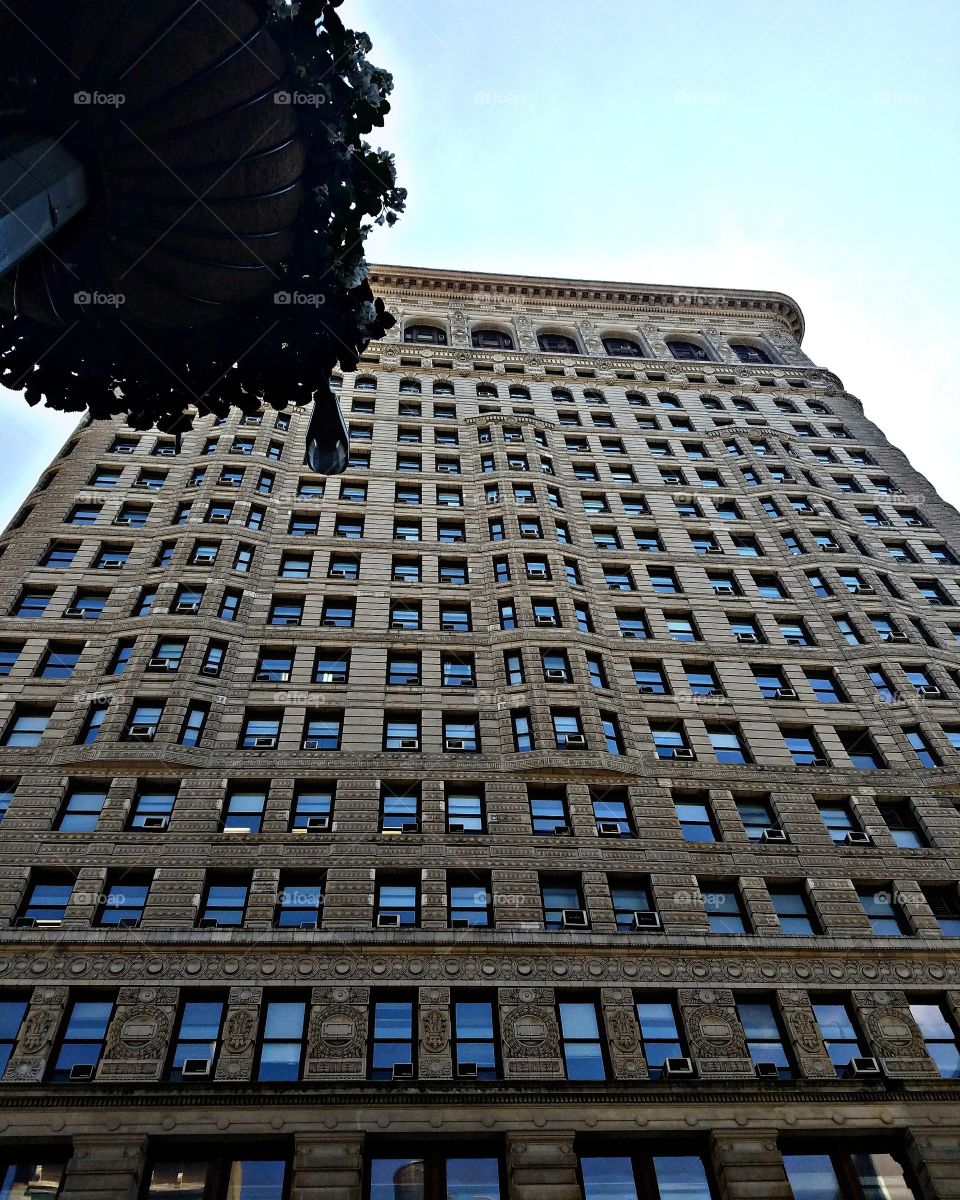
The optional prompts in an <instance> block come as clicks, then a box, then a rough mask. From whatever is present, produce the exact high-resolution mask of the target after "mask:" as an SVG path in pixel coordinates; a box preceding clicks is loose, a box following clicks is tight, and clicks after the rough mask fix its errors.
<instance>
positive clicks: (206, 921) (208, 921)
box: [197, 917, 220, 929]
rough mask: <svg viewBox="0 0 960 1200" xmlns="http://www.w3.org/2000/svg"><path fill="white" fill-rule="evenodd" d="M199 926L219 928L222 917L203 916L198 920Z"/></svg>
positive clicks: (199, 927) (200, 927) (202, 927)
mask: <svg viewBox="0 0 960 1200" xmlns="http://www.w3.org/2000/svg"><path fill="white" fill-rule="evenodd" d="M197 928H198V929H219V928H220V918H219V917H201V918H200V920H199V921H198V922H197Z"/></svg>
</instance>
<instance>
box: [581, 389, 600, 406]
mask: <svg viewBox="0 0 960 1200" xmlns="http://www.w3.org/2000/svg"><path fill="white" fill-rule="evenodd" d="M583 398H584V400H586V402H587V403H588V404H606V400H605V399H604V395H603V392H598V391H597V390H596V388H588V389H587V390H586V391H585V392H584V393H583Z"/></svg>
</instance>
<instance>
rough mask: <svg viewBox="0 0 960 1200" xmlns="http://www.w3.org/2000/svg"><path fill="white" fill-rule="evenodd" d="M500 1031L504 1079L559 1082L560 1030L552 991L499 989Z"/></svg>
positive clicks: (560, 1060) (561, 1062) (561, 1069)
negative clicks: (556, 1080)
mask: <svg viewBox="0 0 960 1200" xmlns="http://www.w3.org/2000/svg"><path fill="white" fill-rule="evenodd" d="M499 1000H500V1028H501V1031H502V1035H501V1040H502V1046H503V1070H504V1075H505V1076H506V1077H507V1078H508V1079H511V1078H513V1079H562V1078H563V1074H564V1070H563V1060H562V1058H561V1054H560V1030H559V1027H558V1025H557V1015H556V1010H555V1008H554V996H553V989H552V988H502V989H501V990H500V996H499Z"/></svg>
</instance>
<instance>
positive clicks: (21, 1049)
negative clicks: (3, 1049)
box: [3, 987, 69, 1083]
mask: <svg viewBox="0 0 960 1200" xmlns="http://www.w3.org/2000/svg"><path fill="white" fill-rule="evenodd" d="M68 996H69V991H68V989H67V988H65V987H39V988H37V989H36V991H35V992H34V994H33V999H32V1001H31V1004H30V1008H29V1010H28V1011H27V1015H26V1017H25V1018H24V1021H23V1024H22V1025H21V1027H20V1033H19V1036H18V1037H17V1044H16V1046H14V1048H13V1053H12V1054H11V1055H10V1061H9V1062H8V1063H7V1069H6V1071H5V1072H4V1076H3V1078H4V1080H5V1081H7V1082H9V1083H38V1082H39V1081H40V1080H41V1079H42V1078H43V1073H44V1070H45V1068H46V1065H47V1057H48V1055H49V1054H50V1051H51V1050H52V1048H53V1041H54V1038H55V1036H56V1032H57V1029H58V1027H59V1025H60V1020H61V1017H62V1016H63V1010H64V1009H65V1008H66V1005H67V999H68Z"/></svg>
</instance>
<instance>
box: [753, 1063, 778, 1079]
mask: <svg viewBox="0 0 960 1200" xmlns="http://www.w3.org/2000/svg"><path fill="white" fill-rule="evenodd" d="M754 1070H755V1071H756V1073H757V1078H758V1079H779V1078H780V1068H779V1067H778V1066H777V1064H776V1063H775V1062H758V1063H756V1064H755V1066H754Z"/></svg>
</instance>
